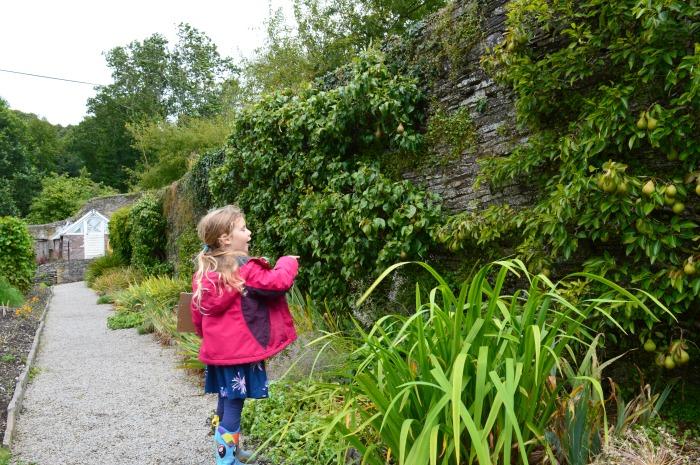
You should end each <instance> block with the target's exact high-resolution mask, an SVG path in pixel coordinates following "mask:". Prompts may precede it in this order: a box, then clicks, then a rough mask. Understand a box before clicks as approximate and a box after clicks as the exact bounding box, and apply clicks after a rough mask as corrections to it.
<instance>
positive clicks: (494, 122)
mask: <svg viewBox="0 0 700 465" xmlns="http://www.w3.org/2000/svg"><path fill="white" fill-rule="evenodd" d="M507 3H508V0H486V1H484V0H482V1H477V0H462V1H457V6H456V8H451V9H450V7H447V8H448V10H444V11H443V12H440V13H437V14H436V15H434V16H433V17H431V18H428V19H427V20H426V21H425V23H424V24H423V25H422V26H421V27H420V28H419V29H418V30H417V32H416V33H414V40H413V43H412V44H411V45H410V46H409V48H410V50H411V52H410V55H411V57H410V58H411V59H414V60H416V59H419V58H420V57H425V56H440V55H441V54H442V53H441V51H440V50H437V48H438V47H440V46H441V45H440V43H439V39H438V38H437V37H436V36H437V35H438V34H440V32H439V31H437V24H438V23H440V22H441V19H440V15H444V14H446V12H447V14H449V15H450V16H451V21H452V24H455V25H459V24H460V22H462V21H464V18H463V16H465V15H467V14H471V13H470V12H471V11H473V6H474V5H475V4H477V5H478V6H477V8H478V11H479V16H480V17H481V18H482V21H481V27H480V29H481V34H480V35H479V39H478V40H477V41H476V43H475V44H474V45H473V46H471V47H469V48H466V49H464V50H463V51H462V50H460V52H463V53H464V56H461V57H460V63H458V64H456V65H455V63H451V62H450V60H449V59H448V58H447V57H444V58H443V59H442V63H440V64H439V66H438V68H440V69H438V70H437V73H436V74H437V76H436V77H435V78H434V81H433V82H431V83H430V84H428V85H426V83H423V84H424V85H425V86H426V87H428V88H427V93H428V100H429V101H432V102H437V104H438V105H440V106H441V107H442V108H443V109H444V110H445V111H446V112H447V113H448V114H451V113H454V112H456V111H458V110H460V109H462V108H466V109H468V111H469V115H470V116H471V119H472V121H473V123H474V130H475V132H476V143H475V145H474V146H472V147H469V148H468V149H467V150H465V151H464V152H463V153H462V154H461V156H460V157H459V158H458V159H456V160H453V161H450V162H447V163H445V164H444V165H443V166H440V167H438V166H433V167H430V166H428V167H425V168H423V169H421V170H420V171H417V172H409V173H405V175H404V177H405V178H406V179H410V180H411V181H413V182H416V183H420V184H423V185H425V186H426V187H427V188H428V189H429V190H431V191H432V192H436V193H438V194H439V195H440V196H441V197H442V198H443V200H444V201H445V206H446V208H447V209H448V210H449V211H452V212H459V211H465V210H469V211H471V210H476V209H479V208H483V207H485V206H488V205H492V204H495V203H504V202H505V203H508V204H510V205H513V206H519V205H525V204H527V203H529V202H530V199H531V195H530V194H529V193H528V192H527V190H525V189H523V188H521V187H519V186H518V185H517V184H513V185H511V186H507V187H505V188H501V189H499V190H498V191H492V190H491V189H490V188H489V186H481V187H480V188H479V189H474V187H473V184H474V181H475V179H476V176H477V174H478V172H479V166H478V164H477V157H498V156H504V155H507V154H509V153H510V152H511V151H512V150H513V149H514V148H515V147H516V146H517V145H518V144H521V143H523V142H524V141H525V140H526V135H524V134H522V133H518V132H517V131H516V130H515V107H514V101H513V94H512V92H510V91H509V90H508V89H504V88H503V87H501V86H499V85H497V84H496V83H495V82H493V80H492V79H490V78H489V77H488V76H487V75H486V73H485V72H484V70H483V69H482V67H481V64H480V60H481V57H482V55H483V54H484V53H485V52H486V51H487V49H488V48H490V47H493V46H494V45H496V44H497V43H499V42H500V41H501V40H502V38H503V34H504V32H505V27H506V24H505V21H506V4H507ZM456 27H459V26H456ZM442 55H444V54H442ZM438 158H440V157H438ZM442 158H446V159H447V158H449V156H448V155H447V154H443V157H442Z"/></svg>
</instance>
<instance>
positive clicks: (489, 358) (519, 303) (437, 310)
mask: <svg viewBox="0 0 700 465" xmlns="http://www.w3.org/2000/svg"><path fill="white" fill-rule="evenodd" d="M404 264H405V263H399V264H396V265H394V266H392V267H390V268H389V269H388V270H386V271H385V272H384V273H383V274H382V275H381V276H380V277H379V278H378V279H377V281H376V282H375V283H374V284H373V285H372V286H371V287H370V288H369V290H368V291H367V292H366V293H365V294H364V295H363V297H362V298H361V299H360V302H362V301H363V300H364V299H365V298H366V297H367V296H368V295H369V294H370V293H371V292H372V291H373V290H374V288H375V287H376V286H377V285H378V284H379V282H380V281H382V280H383V279H384V278H385V277H386V276H387V275H388V274H389V273H390V272H392V271H393V270H394V269H396V268H397V267H399V266H402V265H404ZM419 265H420V266H422V267H423V268H425V269H427V270H428V271H429V272H430V273H431V274H432V275H433V276H434V277H435V279H436V280H437V282H438V284H439V285H438V286H437V287H436V288H434V289H432V290H431V291H430V292H429V293H427V294H425V293H422V292H421V291H420V288H419V287H418V286H417V287H416V312H415V313H414V314H413V315H411V316H402V315H387V316H385V317H383V318H381V319H380V320H378V321H377V322H376V323H375V324H374V325H373V326H372V327H371V328H370V329H369V330H365V329H363V328H362V327H361V326H360V325H359V324H358V325H357V331H358V333H359V341H358V348H357V350H356V351H355V353H354V354H352V356H351V357H350V358H351V359H352V360H359V362H358V365H357V366H356V367H354V374H353V375H352V379H351V380H350V382H349V383H347V384H346V385H345V386H344V387H342V388H341V389H342V390H344V392H343V395H344V397H345V399H346V404H345V407H344V408H343V410H342V411H341V412H340V413H339V414H338V415H337V416H336V417H335V419H334V422H333V425H332V427H335V428H338V429H340V430H341V431H342V432H343V433H344V434H345V435H347V438H348V439H349V441H350V443H351V444H352V446H353V447H355V448H357V449H358V450H359V451H360V453H361V454H362V455H363V460H364V463H368V464H377V465H378V464H384V463H398V464H400V465H425V464H431V465H436V464H442V465H462V464H470V465H471V464H479V465H491V464H494V465H495V464H499V465H509V464H527V463H530V458H531V457H534V456H535V455H539V456H540V457H542V456H543V454H546V455H548V456H549V457H550V458H552V459H553V458H554V457H553V453H552V450H551V447H550V446H549V445H548V443H547V440H546V433H547V431H548V428H549V427H550V420H551V419H552V417H553V415H554V414H555V413H556V411H557V408H558V406H559V404H558V402H557V400H558V397H559V396H560V395H565V394H566V393H567V392H568V391H569V389H570V388H571V386H572V384H571V382H572V381H573V380H576V381H577V382H578V383H579V384H580V383H584V384H586V385H587V386H590V388H591V389H590V390H588V392H590V393H591V395H592V397H591V399H593V400H595V399H598V400H600V403H601V404H600V407H601V409H602V411H603V415H605V406H604V405H603V402H604V400H601V399H603V391H602V387H601V385H600V380H599V379H595V378H594V377H590V376H585V375H581V376H580V375H579V373H574V374H571V375H569V377H567V373H565V372H563V371H562V370H561V367H562V366H567V367H570V366H579V364H577V363H575V360H573V359H575V354H580V353H585V352H586V349H587V348H588V347H590V345H591V344H592V342H593V341H594V335H592V334H591V332H590V331H589V329H588V328H587V327H586V322H587V320H588V318H590V317H591V316H592V315H593V314H596V313H601V314H603V315H606V316H607V317H608V318H613V317H611V316H610V315H609V313H608V312H607V310H606V308H607V307H608V306H609V305H611V304H612V303H613V302H619V301H620V300H627V301H629V302H631V303H633V304H634V305H636V306H638V307H639V308H640V309H642V310H643V311H645V312H647V313H649V314H651V315H652V316H653V313H652V312H651V310H649V308H647V307H646V306H645V305H644V304H643V303H642V302H641V301H640V300H639V299H638V298H637V297H635V296H634V295H632V294H631V293H630V292H628V291H626V290H624V289H622V288H620V287H619V286H617V285H616V284H614V283H612V282H610V281H608V280H606V279H604V278H601V277H599V276H595V275H591V274H588V273H576V274H574V275H572V277H575V278H584V279H588V280H589V281H591V282H596V283H599V284H604V285H605V286H607V287H608V288H609V289H611V290H613V291H614V292H615V293H616V295H617V296H621V297H618V298H616V300H615V301H613V300H612V299H607V298H595V299H590V300H581V301H578V302H577V303H576V304H575V305H574V304H572V303H571V302H569V301H567V299H566V298H564V297H563V295H562V293H561V292H560V288H561V283H556V284H555V283H552V282H551V281H550V280H549V279H547V278H546V277H545V276H543V275H537V276H533V275H531V274H529V273H528V272H527V270H526V268H525V266H524V264H523V263H522V262H521V261H519V260H512V261H499V262H495V263H493V264H490V265H488V266H485V267H483V268H481V269H480V270H479V271H478V272H477V273H476V274H475V275H474V277H473V279H471V280H470V281H468V282H465V283H464V284H463V285H462V286H461V287H460V288H459V292H458V293H457V294H455V293H453V291H452V290H451V288H450V286H449V285H448V284H447V283H446V282H445V280H444V279H443V278H442V277H441V276H440V275H439V274H438V273H437V272H435V270H433V269H432V268H431V267H430V266H428V265H426V264H424V263H419ZM509 278H511V279H509ZM519 282H524V283H525V284H526V286H525V287H524V288H517V289H515V290H514V291H513V292H509V288H510V287H511V286H515V285H516V284H517V283H519ZM506 283H508V287H506ZM654 318H656V317H655V316H654ZM565 361H566V363H564V362H565ZM603 421H605V419H603ZM329 428H330V427H329ZM603 431H604V437H603V441H604V442H605V441H607V431H608V428H607V424H606V425H605V426H604V428H603ZM368 437H376V438H380V440H379V441H375V442H368V441H366V440H363V438H368ZM392 460H393V462H392Z"/></svg>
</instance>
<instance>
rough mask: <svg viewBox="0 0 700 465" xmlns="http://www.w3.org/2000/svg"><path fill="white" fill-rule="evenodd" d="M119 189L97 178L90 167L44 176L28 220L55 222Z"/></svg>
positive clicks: (34, 222)
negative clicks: (77, 172)
mask: <svg viewBox="0 0 700 465" xmlns="http://www.w3.org/2000/svg"><path fill="white" fill-rule="evenodd" d="M116 193H117V191H115V190H114V189H112V188H110V187H105V186H103V185H102V184H100V183H96V182H94V181H93V180H92V179H90V178H89V177H88V173H87V171H85V170H84V169H83V170H82V171H81V173H80V176H78V177H75V178H72V177H69V176H67V175H65V174H62V175H53V176H47V177H44V178H43V179H42V180H41V192H40V193H39V194H38V195H37V196H36V197H35V198H34V200H33V201H32V206H31V208H30V210H29V215H28V216H27V221H30V222H31V223H32V224H44V223H52V222H54V221H59V220H63V219H66V218H69V217H70V216H72V215H74V214H76V213H77V212H78V211H79V210H80V207H82V206H83V205H84V204H85V202H87V201H88V200H90V199H92V198H94V197H100V196H106V195H113V194H116Z"/></svg>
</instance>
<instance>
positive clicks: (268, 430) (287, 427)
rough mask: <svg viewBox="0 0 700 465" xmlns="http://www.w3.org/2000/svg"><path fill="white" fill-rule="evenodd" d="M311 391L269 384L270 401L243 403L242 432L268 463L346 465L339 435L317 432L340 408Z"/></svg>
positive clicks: (292, 385) (298, 386)
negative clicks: (344, 464)
mask: <svg viewBox="0 0 700 465" xmlns="http://www.w3.org/2000/svg"><path fill="white" fill-rule="evenodd" d="M314 391H315V388H314V385H310V384H308V382H306V383H290V382H286V381H277V382H272V383H270V398H269V399H262V400H252V401H249V402H246V404H245V409H246V411H245V413H244V414H243V416H242V419H241V428H242V429H243V430H244V431H245V432H246V435H247V436H246V437H247V438H249V439H250V441H251V442H253V443H254V444H255V446H256V447H257V448H259V449H260V450H262V451H263V452H262V454H263V455H264V456H265V458H266V459H267V460H269V461H270V462H271V463H290V464H291V463H304V464H310V463H314V464H319V465H325V464H330V463H338V464H341V463H345V462H344V460H343V458H344V448H345V447H344V445H345V444H344V443H343V441H342V438H341V437H340V434H339V433H332V434H331V435H330V436H329V437H327V438H325V437H323V435H322V434H321V433H320V432H319V431H320V430H322V429H323V427H324V426H325V425H326V424H327V423H328V422H329V420H330V418H332V416H333V414H334V413H335V412H336V411H337V410H338V408H339V407H340V404H339V402H338V400H337V399H335V398H328V397H326V398H319V397H316V396H315V395H314ZM314 433H315V434H314Z"/></svg>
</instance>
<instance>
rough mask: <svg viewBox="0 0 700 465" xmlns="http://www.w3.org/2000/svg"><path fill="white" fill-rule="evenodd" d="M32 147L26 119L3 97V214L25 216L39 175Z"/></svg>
mask: <svg viewBox="0 0 700 465" xmlns="http://www.w3.org/2000/svg"><path fill="white" fill-rule="evenodd" d="M31 149H32V147H31V139H30V137H29V133H28V130H27V127H26V125H25V124H24V121H22V119H21V118H20V117H19V116H18V115H17V114H16V113H15V112H13V111H12V110H10V109H9V108H8V106H7V103H6V102H5V101H4V100H3V99H1V98H0V216H4V215H12V216H19V215H25V214H26V213H27V211H28V210H29V204H30V203H31V199H32V197H33V196H34V195H35V194H36V191H37V184H38V178H39V172H38V171H37V169H36V167H35V166H33V165H32V162H31Z"/></svg>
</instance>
